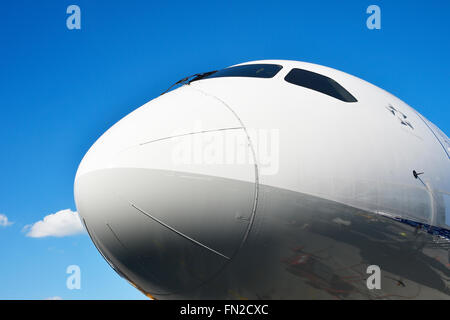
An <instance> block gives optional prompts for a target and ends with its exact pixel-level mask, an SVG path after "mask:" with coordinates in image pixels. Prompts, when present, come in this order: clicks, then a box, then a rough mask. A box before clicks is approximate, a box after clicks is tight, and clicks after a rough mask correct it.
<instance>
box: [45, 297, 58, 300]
mask: <svg viewBox="0 0 450 320" xmlns="http://www.w3.org/2000/svg"><path fill="white" fill-rule="evenodd" d="M62 299H63V298H61V297H58V296H54V297H48V298H45V299H44V300H62Z"/></svg>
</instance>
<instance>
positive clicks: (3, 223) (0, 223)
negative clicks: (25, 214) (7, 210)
mask: <svg viewBox="0 0 450 320" xmlns="http://www.w3.org/2000/svg"><path fill="white" fill-rule="evenodd" d="M12 224H13V223H12V222H11V221H8V217H7V216H5V215H4V214H1V213H0V227H7V226H10V225H12Z"/></svg>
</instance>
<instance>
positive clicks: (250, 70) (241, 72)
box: [202, 64, 283, 79]
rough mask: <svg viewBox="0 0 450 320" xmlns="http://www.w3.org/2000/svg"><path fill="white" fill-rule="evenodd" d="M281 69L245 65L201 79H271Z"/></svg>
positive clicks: (269, 65) (274, 65) (270, 66)
mask: <svg viewBox="0 0 450 320" xmlns="http://www.w3.org/2000/svg"><path fill="white" fill-rule="evenodd" d="M281 68H283V67H282V66H280V65H278V64H246V65H243V66H236V67H230V68H226V69H222V70H219V71H216V72H214V73H213V74H210V75H208V76H206V77H203V78H202V79H210V78H219V77H251V78H273V77H274V76H275V75H276V74H277V73H278V71H280V70H281Z"/></svg>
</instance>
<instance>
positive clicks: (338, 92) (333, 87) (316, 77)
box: [284, 69, 358, 102]
mask: <svg viewBox="0 0 450 320" xmlns="http://www.w3.org/2000/svg"><path fill="white" fill-rule="evenodd" d="M284 80H286V81H287V82H289V83H292V84H296V85H298V86H302V87H305V88H308V89H311V90H315V91H318V92H321V93H324V94H326V95H329V96H331V97H333V98H336V99H339V100H342V101H344V102H357V101H358V100H356V98H355V97H354V96H352V94H351V93H350V92H348V91H347V90H345V89H344V88H343V87H342V86H341V85H340V84H339V83H337V82H336V81H334V80H333V79H331V78H328V77H326V76H324V75H321V74H318V73H315V72H311V71H307V70H303V69H292V70H291V71H290V72H289V73H288V74H287V75H286V77H285V78H284Z"/></svg>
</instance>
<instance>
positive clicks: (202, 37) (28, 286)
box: [0, 0, 450, 299]
mask: <svg viewBox="0 0 450 320" xmlns="http://www.w3.org/2000/svg"><path fill="white" fill-rule="evenodd" d="M71 4H76V5H78V6H79V7H80V8H81V30H68V29H67V27H66V19H67V17H68V16H69V15H68V14H66V8H67V7H68V6H69V5H71ZM371 4H376V5H378V6H379V7H380V8H381V30H369V29H368V28H367V27H366V19H367V17H368V16H369V15H368V14H366V8H367V7H368V6H369V5H371ZM449 12H450V3H449V2H447V1H442V0H428V1H361V0H355V1H312V2H310V1H308V2H304V1H300V0H296V1H292V2H287V1H245V2H244V1H204V2H200V1H199V2H196V1H179V2H174V1H170V2H169V1H158V2H153V1H129V0H128V1H118V0H117V1H93V0H88V1H81V0H76V1H70V2H69V1H31V0H30V1H21V0H15V1H2V2H1V3H0V98H1V99H0V101H1V102H0V103H1V104H0V108H1V116H0V138H1V139H0V150H1V156H0V214H3V215H5V216H6V217H7V218H8V220H9V221H10V222H13V223H12V224H10V225H8V226H6V225H4V226H2V225H1V223H0V255H1V258H0V299H44V298H48V297H53V296H59V297H62V298H63V299H142V298H145V297H144V296H143V295H142V294H141V293H140V292H138V291H137V290H136V289H134V288H133V287H132V286H131V285H129V284H128V283H127V282H126V281H125V280H123V279H121V278H120V277H119V276H117V275H116V274H115V273H114V272H113V271H112V270H111V268H110V267H109V266H108V265H107V263H106V262H105V261H104V260H103V258H102V257H101V255H100V254H99V253H98V252H97V250H96V249H95V247H94V246H93V244H92V243H91V241H90V240H89V238H88V236H87V235H86V234H78V235H72V236H66V237H52V236H49V237H40V238H33V237H27V236H26V235H27V231H26V230H25V231H24V230H23V229H24V227H25V226H27V225H30V224H33V223H35V222H37V221H39V220H42V219H43V218H44V217H45V216H47V215H49V214H53V213H56V212H58V211H60V210H63V209H68V208H69V209H71V210H73V211H75V210H76V208H75V204H74V200H73V180H74V177H75V173H76V170H77V167H78V164H79V162H80V161H81V159H82V157H83V155H84V154H85V153H86V151H87V150H88V148H89V147H90V146H91V145H92V144H93V142H94V141H95V140H96V139H97V138H98V137H99V136H100V135H101V134H102V133H103V132H104V131H105V130H107V129H108V128H109V127H110V126H111V125H113V124H114V123H115V122H116V121H118V120H119V119H120V118H122V117H123V116H125V115H126V114H128V113H129V112H131V111H132V110H134V109H136V108H137V107H139V106H141V105H142V104H144V103H145V102H147V101H149V100H151V99H153V98H155V97H156V96H157V95H158V94H159V93H161V92H162V91H164V90H165V89H166V88H168V87H169V86H170V85H171V84H172V83H173V82H175V81H176V80H179V79H181V78H183V77H184V76H186V75H190V74H194V73H197V72H202V71H209V70H213V69H218V68H223V67H226V66H229V65H232V64H236V63H240V62H244V61H249V60H256V59H292V60H301V61H308V62H313V63H318V64H323V65H326V66H330V67H333V68H336V69H340V70H343V71H345V72H348V73H350V74H353V75H356V76H359V77H361V78H363V79H365V80H367V81H369V82H372V83H374V84H376V85H378V86H380V87H382V88H384V89H386V90H387V91H389V92H391V93H393V94H395V95H396V96H398V97H399V98H401V99H402V100H404V101H405V102H407V103H408V104H410V105H411V106H412V107H414V108H416V109H417V110H418V111H419V112H421V113H422V114H423V115H425V116H426V117H427V118H428V119H430V120H431V121H432V122H434V123H435V124H436V125H437V126H438V127H440V128H441V129H442V130H443V131H444V132H445V133H446V134H447V135H448V134H449V133H450V111H449V110H450V108H449V103H448V93H449V92H450V81H449V79H448V75H449V74H450V59H449V57H450V41H448V38H449V34H450V25H449V23H448V14H449ZM0 222H1V220H0ZM73 264H75V265H79V266H80V268H81V289H80V290H69V289H67V287H66V279H67V277H68V274H66V268H67V266H69V265H73Z"/></svg>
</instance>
